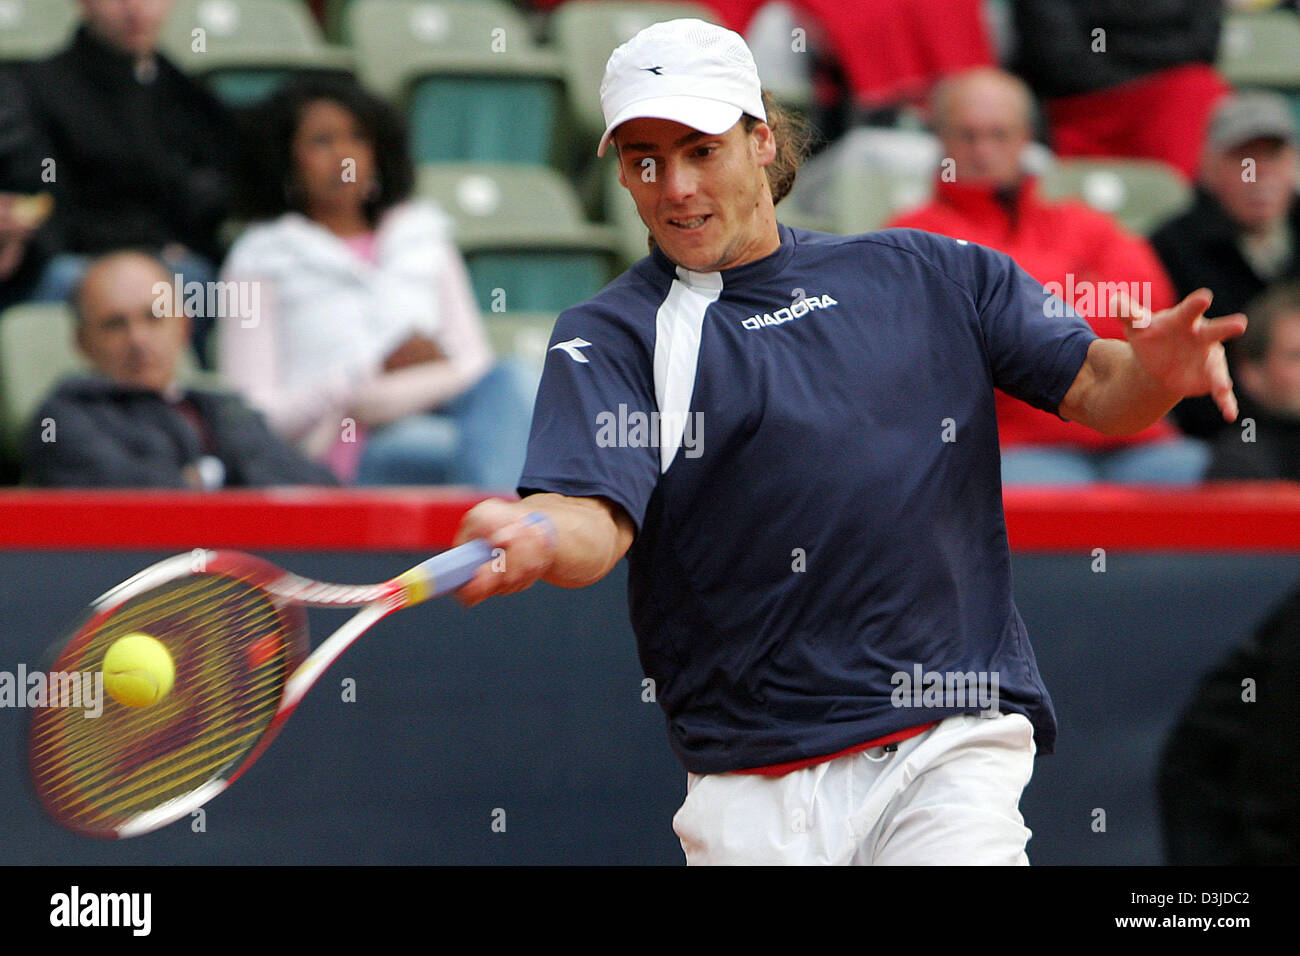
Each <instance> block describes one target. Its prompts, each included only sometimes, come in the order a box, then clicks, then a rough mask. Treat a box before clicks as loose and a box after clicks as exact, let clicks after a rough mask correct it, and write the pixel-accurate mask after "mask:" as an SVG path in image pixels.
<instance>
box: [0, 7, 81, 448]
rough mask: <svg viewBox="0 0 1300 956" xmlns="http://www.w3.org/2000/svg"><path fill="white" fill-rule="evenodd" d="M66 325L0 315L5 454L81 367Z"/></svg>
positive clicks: (62, 318)
mask: <svg viewBox="0 0 1300 956" xmlns="http://www.w3.org/2000/svg"><path fill="white" fill-rule="evenodd" d="M0 2H2V0H0ZM72 326H73V322H72V310H71V309H69V308H68V307H67V306H65V305H63V304H62V303H57V302H56V303H40V304H28V305H16V306H13V307H11V308H9V309H7V310H5V313H4V315H0V445H2V446H3V448H4V449H5V450H6V451H8V452H10V453H16V452H17V450H18V443H19V441H20V439H21V436H22V432H23V429H24V428H25V427H26V425H27V421H28V419H29V418H31V416H32V415H33V414H34V413H35V411H36V408H37V406H38V405H39V404H40V403H41V399H42V398H44V397H45V394H46V392H48V391H49V390H50V389H51V388H53V387H54V384H55V383H56V382H57V381H58V380H59V379H61V378H62V377H63V376H64V375H67V374H69V373H70V372H75V371H77V370H78V369H83V368H85V361H84V359H82V357H81V353H79V352H78V351H77V349H76V346H75V345H74V344H73V340H72Z"/></svg>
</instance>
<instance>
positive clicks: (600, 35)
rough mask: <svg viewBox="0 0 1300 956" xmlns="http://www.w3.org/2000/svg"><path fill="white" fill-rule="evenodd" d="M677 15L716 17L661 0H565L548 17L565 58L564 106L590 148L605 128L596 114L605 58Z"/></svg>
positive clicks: (695, 5) (703, 9) (691, 6)
mask: <svg viewBox="0 0 1300 956" xmlns="http://www.w3.org/2000/svg"><path fill="white" fill-rule="evenodd" d="M679 17H695V18H696V19H699V20H709V21H712V22H716V21H717V17H716V16H715V15H714V14H713V13H712V12H711V11H710V10H709V8H708V7H706V6H703V5H701V4H698V3H668V2H660V0H653V2H625V0H570V2H569V3H566V4H563V5H562V6H560V7H559V9H557V10H556V11H555V12H554V13H553V14H552V15H551V20H550V25H551V35H552V37H553V38H554V42H555V43H556V44H557V45H558V46H559V48H560V50H561V52H562V54H563V59H564V69H565V75H566V78H567V80H568V93H569V109H570V112H571V113H572V115H573V117H574V119H575V121H576V123H577V125H578V129H579V132H580V134H581V135H582V136H584V137H588V138H590V139H591V142H592V149H594V148H595V144H596V142H597V141H598V140H599V139H600V134H601V133H603V132H604V131H605V123H604V120H603V119H602V117H601V112H600V83H601V80H602V79H603V78H604V76H605V61H606V60H608V59H609V55H610V54H611V53H612V52H614V48H615V47H617V46H618V45H619V44H621V43H623V42H624V41H626V40H630V39H631V38H632V37H633V35H635V34H636V33H639V32H640V31H641V30H643V29H644V28H645V27H647V26H649V25H650V24H652V23H657V22H658V21H660V20H673V19H676V18H679Z"/></svg>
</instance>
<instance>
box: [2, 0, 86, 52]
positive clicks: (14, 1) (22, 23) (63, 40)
mask: <svg viewBox="0 0 1300 956" xmlns="http://www.w3.org/2000/svg"><path fill="white" fill-rule="evenodd" d="M76 22H77V4H76V0H0V62H6V63H17V62H22V61H25V60H39V59H43V58H44V57H47V56H49V55H50V54H52V53H55V52H57V51H58V50H60V49H62V48H63V47H64V46H65V45H66V44H67V42H68V39H69V37H70V36H71V35H72V29H73V27H74V26H75V25H76Z"/></svg>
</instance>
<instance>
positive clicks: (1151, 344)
mask: <svg viewBox="0 0 1300 956" xmlns="http://www.w3.org/2000/svg"><path fill="white" fill-rule="evenodd" d="M1213 301H1214V296H1213V294H1212V293H1211V292H1210V290H1209V289H1198V290H1196V291H1195V292H1193V293H1192V294H1191V295H1189V296H1187V298H1185V299H1183V301H1182V302H1179V303H1178V304H1177V305H1175V306H1174V307H1172V308H1169V309H1164V310H1163V311H1160V312H1156V313H1155V314H1154V315H1153V314H1151V313H1149V312H1147V311H1146V310H1145V309H1143V308H1142V307H1141V306H1140V305H1137V304H1136V303H1133V302H1131V301H1128V300H1127V297H1124V296H1121V298H1120V301H1119V303H1118V304H1119V308H1118V309H1117V312H1118V317H1119V319H1120V321H1121V322H1123V323H1124V326H1125V332H1126V335H1127V337H1128V341H1129V344H1130V345H1132V346H1133V351H1134V353H1135V354H1136V355H1137V358H1138V361H1139V362H1141V363H1142V367H1143V368H1144V369H1145V370H1146V371H1147V373H1148V374H1150V375H1151V377H1152V378H1153V379H1155V380H1156V382H1158V383H1159V384H1160V385H1161V387H1163V388H1165V389H1167V390H1168V391H1170V392H1172V393H1175V394H1177V395H1178V396H1180V397H1181V398H1190V397H1193V396H1197V395H1206V394H1208V395H1211V396H1213V398H1214V402H1215V404H1216V405H1218V406H1219V410H1220V411H1221V412H1222V413H1223V417H1224V419H1225V420H1227V421H1230V422H1231V421H1236V419H1237V396H1236V395H1235V394H1233V391H1232V378H1231V377H1230V376H1229V375H1228V359H1227V355H1226V353H1225V352H1224V348H1223V343H1224V342H1225V341H1227V340H1228V339H1232V338H1236V337H1237V336H1239V335H1241V334H1242V333H1243V332H1245V331H1246V317H1245V316H1244V315H1242V314H1241V313H1240V312H1238V313H1236V314H1235V315H1228V316H1224V317H1222V318H1218V319H1207V318H1206V317H1205V311H1206V309H1208V308H1209V307H1210V304H1211V303H1212V302H1213Z"/></svg>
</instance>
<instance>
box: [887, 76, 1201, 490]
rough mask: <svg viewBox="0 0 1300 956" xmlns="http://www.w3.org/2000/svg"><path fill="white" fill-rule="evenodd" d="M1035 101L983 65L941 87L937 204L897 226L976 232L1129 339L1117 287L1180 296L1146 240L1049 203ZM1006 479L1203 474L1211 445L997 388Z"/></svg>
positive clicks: (1167, 300)
mask: <svg viewBox="0 0 1300 956" xmlns="http://www.w3.org/2000/svg"><path fill="white" fill-rule="evenodd" d="M1032 116H1033V100H1032V96H1031V94H1030V92H1029V90H1028V89H1027V88H1026V87H1025V85H1024V83H1022V82H1021V81H1020V80H1019V79H1017V78H1016V77H1014V76H1012V75H1011V74H1009V73H1005V72H1003V71H1001V70H993V69H980V70H973V71H970V72H967V73H963V74H959V75H958V76H955V77H952V78H950V79H948V80H945V81H944V82H942V83H940V85H939V86H938V87H937V88H936V90H935V94H934V109H933V117H934V123H935V130H936V132H937V134H938V136H939V139H940V142H941V145H942V150H943V154H944V156H945V160H944V164H943V166H942V167H941V171H940V174H939V176H938V178H937V182H936V183H935V190H936V194H935V199H934V201H933V202H932V203H931V204H930V205H928V206H925V207H922V208H921V209H918V210H916V211H913V212H910V213H905V214H903V215H902V216H900V217H897V218H896V219H895V220H894V221H893V222H892V223H891V225H894V226H902V227H908V228H914V229H924V230H926V231H928V232H938V233H943V234H944V235H949V236H954V237H956V238H959V239H969V240H971V241H973V242H978V243H981V244H982V245H986V246H990V247H991V248H993V249H997V250H998V251H1000V252H1005V253H1007V254H1008V255H1010V256H1011V257H1012V258H1014V259H1015V260H1016V261H1017V262H1018V263H1019V264H1020V265H1021V266H1022V267H1023V268H1024V269H1025V270H1026V271H1028V272H1029V273H1030V274H1031V275H1032V276H1033V277H1034V278H1035V279H1037V280H1038V281H1039V282H1042V283H1043V284H1044V285H1048V284H1049V283H1058V284H1059V291H1058V295H1067V296H1070V298H1071V302H1070V304H1071V305H1073V306H1074V307H1075V308H1076V310H1077V311H1079V312H1080V314H1082V315H1083V316H1084V317H1085V318H1087V319H1088V321H1089V323H1090V324H1091V325H1092V327H1093V329H1094V331H1096V333H1097V334H1098V335H1100V336H1102V337H1105V338H1122V337H1123V335H1124V329H1123V326H1122V325H1121V323H1120V322H1119V320H1118V319H1117V318H1115V317H1114V316H1115V315H1116V311H1115V308H1114V306H1113V305H1112V303H1111V302H1110V297H1109V293H1110V291H1111V290H1112V289H1113V287H1114V284H1115V283H1123V284H1125V285H1126V286H1127V287H1128V288H1130V289H1132V288H1136V289H1137V290H1138V291H1139V294H1140V295H1141V293H1143V292H1146V293H1148V294H1146V295H1141V297H1142V298H1145V299H1146V300H1147V301H1145V302H1144V303H1143V304H1144V305H1145V306H1146V307H1147V308H1148V309H1149V310H1153V311H1154V310H1159V309H1164V308H1167V307H1169V306H1171V305H1173V304H1174V302H1175V301H1176V300H1175V298H1174V295H1173V289H1172V288H1171V286H1170V283H1169V279H1168V278H1167V277H1166V275H1165V273H1164V270H1163V269H1162V268H1161V267H1160V263H1159V262H1158V261H1157V259H1156V257H1155V254H1154V253H1153V252H1152V250H1151V248H1150V247H1149V246H1148V245H1147V243H1146V241H1145V240H1143V239H1141V238H1140V237H1138V236H1134V235H1131V234H1129V233H1127V232H1125V231H1124V230H1123V229H1122V228H1120V226H1119V225H1117V224H1116V223H1115V222H1114V221H1113V220H1112V219H1110V218H1109V217H1108V216H1106V215H1104V214H1102V213H1099V212H1096V211H1094V210H1092V209H1090V208H1089V207H1087V206H1086V205H1084V204H1083V203H1081V202H1078V201H1067V202H1061V203H1049V202H1046V201H1045V200H1043V199H1042V198H1041V197H1040V196H1039V193H1038V183H1037V180H1036V178H1035V177H1033V176H1030V175H1027V174H1026V173H1025V172H1024V171H1023V168H1022V165H1021V157H1022V153H1023V152H1024V150H1025V148H1026V147H1027V146H1028V145H1029V144H1030V141H1031V130H1032ZM997 411H998V430H999V435H1000V439H1001V444H1002V471H1003V481H1004V482H1006V483H1008V484H1023V483H1049V484H1064V483H1070V484H1077V483H1086V482H1090V481H1120V482H1144V481H1145V482H1162V483H1190V482H1194V481H1199V480H1200V478H1201V476H1202V474H1203V471H1204V468H1205V462H1206V458H1207V452H1206V449H1205V447H1204V446H1203V445H1202V444H1200V443H1199V442H1193V441H1189V440H1187V439H1184V438H1182V437H1180V436H1178V435H1177V434H1176V432H1175V431H1174V429H1173V428H1172V427H1171V426H1169V425H1168V424H1166V423H1163V422H1158V423H1156V424H1155V425H1152V426H1150V427H1148V428H1146V429H1144V430H1143V431H1141V432H1139V433H1137V434H1136V435H1132V436H1128V437H1110V436H1106V435H1102V434H1100V433H1098V432H1095V431H1093V430H1092V429H1089V428H1085V427H1083V426H1082V425H1078V424H1075V423H1072V422H1066V421H1062V420H1061V419H1059V418H1057V417H1056V416H1054V415H1049V414H1047V413H1046V412H1042V411H1039V410H1038V409H1035V408H1032V407H1030V406H1029V405H1026V404H1025V403H1024V402H1021V401H1019V400H1017V399H1014V398H1011V397H1010V396H1008V395H1004V394H1002V393H999V394H998V396H997Z"/></svg>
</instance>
